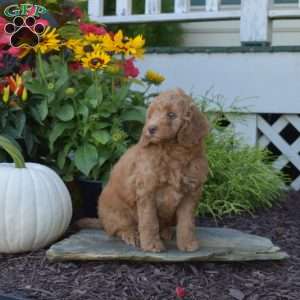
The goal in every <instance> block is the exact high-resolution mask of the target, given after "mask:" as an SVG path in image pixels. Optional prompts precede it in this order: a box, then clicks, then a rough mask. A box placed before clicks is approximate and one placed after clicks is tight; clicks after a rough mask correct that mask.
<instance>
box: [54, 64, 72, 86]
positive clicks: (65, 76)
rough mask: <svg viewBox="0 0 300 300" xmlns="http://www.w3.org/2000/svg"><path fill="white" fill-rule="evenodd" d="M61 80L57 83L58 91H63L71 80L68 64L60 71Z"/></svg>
mask: <svg viewBox="0 0 300 300" xmlns="http://www.w3.org/2000/svg"><path fill="white" fill-rule="evenodd" d="M59 72H60V76H59V79H58V80H57V81H56V83H55V90H56V91H58V90H59V89H61V88H62V87H63V86H64V85H65V84H66V83H67V82H68V80H69V70H68V66H67V64H63V65H62V66H61V67H60V69H59Z"/></svg>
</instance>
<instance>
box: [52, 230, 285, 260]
mask: <svg viewBox="0 0 300 300" xmlns="http://www.w3.org/2000/svg"><path fill="white" fill-rule="evenodd" d="M197 235H198V237H199V240H200V242H201V245H202V247H201V248H200V250H199V251H196V252H181V251H179V250H177V248H176V243H175V241H171V242H170V243H167V244H166V246H167V251H165V252H161V253H152V252H143V251H141V250H139V249H137V248H135V247H132V246H128V245H126V244H125V243H123V242H122V241H121V240H119V239H118V238H112V237H109V236H107V235H106V234H105V232H103V231H102V230H96V229H84V230H81V231H80V232H78V233H76V234H74V235H71V236H70V237H68V238H67V239H65V240H62V241H60V242H58V243H56V244H54V245H53V246H52V247H51V248H50V249H49V250H48V251H47V258H48V259H49V260H50V261H91V260H93V261H96V260H98V261H107V260H125V261H144V262H186V261H253V260H283V259H286V258H288V254H287V253H285V252H284V251H281V249H280V248H279V247H277V246H275V245H273V243H272V242H271V241H270V240H269V239H267V238H264V237H260V236H257V235H252V234H247V233H243V232H241V231H238V230H235V229H229V228H212V227H198V228H197Z"/></svg>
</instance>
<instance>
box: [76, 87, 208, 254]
mask: <svg viewBox="0 0 300 300" xmlns="http://www.w3.org/2000/svg"><path fill="white" fill-rule="evenodd" d="M208 130H209V126H208V122H207V120H206V118H205V117H204V116H203V115H202V114H201V113H200V112H199V110H198V108H197V106H196V105H195V104H194V103H193V101H192V99H191V97H189V96H187V95H186V94H185V93H184V92H183V91H182V90H180V89H177V90H174V91H167V92H164V93H161V94H160V95H159V96H158V97H156V98H155V99H154V101H153V102H152V103H151V105H150V106H149V109H148V112H147V120H146V124H145V126H144V129H143V132H142V136H141V138H140V141H139V142H138V144H136V145H135V146H133V147H131V148H130V149H129V150H128V151H127V152H126V153H125V154H124V155H123V156H122V157H121V158H120V160H119V161H118V163H117V164H116V165H115V166H114V168H113V170H112V172H111V176H110V179H109V181H108V183H107V185H106V187H105V188H104V190H103V192H102V194H101V196H100V198H99V203H98V215H99V217H100V220H101V227H103V228H104V230H105V231H106V233H107V234H108V235H110V236H117V237H119V238H121V239H122V240H123V241H124V242H125V243H127V244H129V245H133V246H136V247H140V248H141V249H142V250H144V251H152V252H160V251H163V250H165V245H164V241H166V240H170V239H172V230H171V227H172V226H176V242H177V247H178V249H180V250H181V251H196V250H197V249H198V248H199V241H198V240H197V237H196V234H195V218H194V214H195V209H196V207H197V204H198V201H199V199H200V196H201V190H202V187H203V184H204V182H205V181H206V177H207V173H208V164H207V160H206V156H205V152H204V146H203V138H204V137H205V136H206V135H207V134H208ZM79 226H80V227H99V226H100V223H99V220H96V219H83V220H81V221H79Z"/></svg>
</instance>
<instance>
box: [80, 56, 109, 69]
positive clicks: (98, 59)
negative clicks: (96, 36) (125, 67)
mask: <svg viewBox="0 0 300 300" xmlns="http://www.w3.org/2000/svg"><path fill="white" fill-rule="evenodd" d="M81 61H82V65H83V67H84V68H87V69H90V70H91V71H97V70H101V69H104V68H105V67H106V66H107V64H108V63H109V62H110V61H111V57H110V56H109V55H107V54H106V53H105V52H101V51H93V52H91V53H88V54H87V55H86V56H85V57H83V58H82V59H81Z"/></svg>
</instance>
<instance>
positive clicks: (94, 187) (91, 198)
mask: <svg viewBox="0 0 300 300" xmlns="http://www.w3.org/2000/svg"><path fill="white" fill-rule="evenodd" d="M77 181H78V186H79V189H80V193H81V200H82V216H83V217H87V218H95V217H97V204H98V198H99V195H100V194H101V192H102V183H101V182H100V181H96V180H89V179H84V178H78V179H77Z"/></svg>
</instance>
